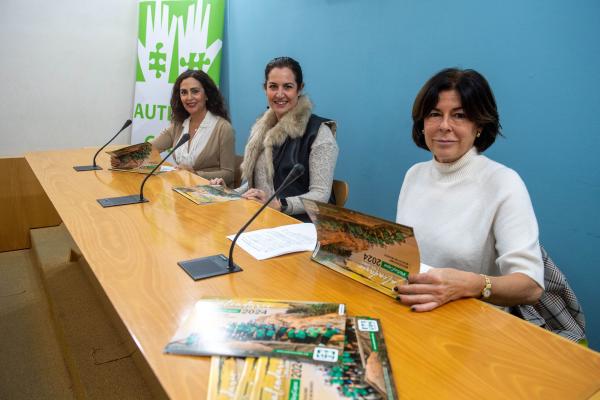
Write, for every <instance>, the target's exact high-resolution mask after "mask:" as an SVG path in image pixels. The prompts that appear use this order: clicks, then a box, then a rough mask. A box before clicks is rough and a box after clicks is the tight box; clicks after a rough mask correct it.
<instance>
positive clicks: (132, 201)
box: [96, 133, 190, 208]
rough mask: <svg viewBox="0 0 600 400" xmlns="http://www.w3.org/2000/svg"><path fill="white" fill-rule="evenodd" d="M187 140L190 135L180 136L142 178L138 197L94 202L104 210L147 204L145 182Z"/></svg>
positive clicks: (111, 198) (129, 196) (121, 197)
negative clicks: (165, 154) (167, 152)
mask: <svg viewBox="0 0 600 400" xmlns="http://www.w3.org/2000/svg"><path fill="white" fill-rule="evenodd" d="M188 140H190V135H188V134H187V133H186V134H184V135H183V136H181V139H179V143H177V145H176V146H175V147H173V148H172V149H171V151H170V152H169V154H167V156H166V157H164V158H163V159H162V160H161V161H160V162H159V163H158V164H157V165H156V167H154V168H153V169H152V171H150V173H149V174H148V175H147V176H146V177H145V178H144V180H143V181H142V185H141V186H140V194H139V195H137V194H131V195H127V196H120V197H107V198H104V199H98V200H96V201H97V202H98V203H100V205H101V206H102V207H104V208H106V207H115V206H124V205H127V204H138V203H147V202H148V199H146V198H144V185H145V184H146V181H147V180H148V178H150V177H151V176H152V175H153V174H154V172H155V171H156V170H157V169H158V168H159V167H160V166H161V165H162V164H163V163H164V162H165V161H166V160H167V158H169V157H170V156H171V154H173V152H174V151H175V150H177V149H178V148H179V147H181V146H182V145H183V144H184V143H186V142H187V141H188Z"/></svg>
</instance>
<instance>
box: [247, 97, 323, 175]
mask: <svg viewBox="0 0 600 400" xmlns="http://www.w3.org/2000/svg"><path fill="white" fill-rule="evenodd" d="M311 114H312V103H311V102H310V100H309V99H308V97H307V96H305V95H301V96H300V97H299V98H298V104H296V106H295V107H294V108H292V109H291V110H290V111H288V112H287V113H286V114H284V115H283V117H281V120H279V121H277V117H276V116H275V112H274V111H273V110H271V109H268V110H267V111H265V113H264V114H263V115H262V116H261V117H260V118H259V119H258V120H257V121H256V123H255V124H254V126H253V127H252V129H251V130H250V139H249V140H248V144H247V145H246V150H245V151H244V161H243V162H242V166H241V168H242V179H243V180H247V181H248V183H249V184H250V185H251V186H252V185H254V183H253V180H252V178H253V174H254V167H255V166H256V160H257V159H258V156H260V153H261V152H262V151H263V150H264V152H265V156H266V157H267V180H268V182H272V181H273V174H274V172H273V147H278V146H281V145H282V144H283V142H285V140H286V139H287V138H288V137H290V138H292V139H296V138H299V137H302V135H304V131H305V130H306V125H307V124H308V120H309V119H310V116H311Z"/></svg>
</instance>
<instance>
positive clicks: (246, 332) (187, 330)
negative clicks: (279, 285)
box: [165, 298, 346, 364]
mask: <svg viewBox="0 0 600 400" xmlns="http://www.w3.org/2000/svg"><path fill="white" fill-rule="evenodd" d="M345 323H346V313H345V306H344V305H343V304H337V303H318V302H301V301H285V300H263V299H217V298H206V299H201V300H199V301H198V302H197V303H196V304H195V306H194V308H193V311H192V313H191V314H190V316H189V317H188V318H187V319H186V320H185V321H184V323H183V324H182V325H181V326H180V327H179V329H178V330H177V332H176V333H175V335H174V336H173V338H172V339H171V341H170V343H168V344H167V346H166V347H165V352H166V353H172V354H191V355H223V356H237V357H260V356H267V357H285V358H294V359H300V360H309V361H312V362H317V363H326V364H327V363H339V362H340V360H341V357H342V352H343V347H344V333H345Z"/></svg>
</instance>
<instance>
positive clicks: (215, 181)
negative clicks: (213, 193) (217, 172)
mask: <svg viewBox="0 0 600 400" xmlns="http://www.w3.org/2000/svg"><path fill="white" fill-rule="evenodd" d="M208 183H209V185H221V186H223V187H227V185H225V180H223V178H213V179H209V180H208Z"/></svg>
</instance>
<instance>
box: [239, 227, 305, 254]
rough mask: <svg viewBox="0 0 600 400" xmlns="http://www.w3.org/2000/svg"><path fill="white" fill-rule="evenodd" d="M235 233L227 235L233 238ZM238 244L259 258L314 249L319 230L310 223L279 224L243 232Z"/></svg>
mask: <svg viewBox="0 0 600 400" xmlns="http://www.w3.org/2000/svg"><path fill="white" fill-rule="evenodd" d="M234 237H235V235H229V236H227V239H229V240H233V238H234ZM236 244H237V245H238V246H240V247H241V248H242V249H244V250H245V251H246V252H248V253H249V254H250V255H251V256H252V257H254V258H256V259H257V260H264V259H267V258H271V257H276V256H280V255H282V254H288V253H294V252H297V251H312V250H314V248H315V246H316V245H317V230H316V229H315V226H314V225H313V224H310V223H305V224H292V225H284V226H278V227H277V228H269V229H259V230H257V231H252V232H246V233H242V234H241V235H240V237H239V238H238V240H237V242H236Z"/></svg>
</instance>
